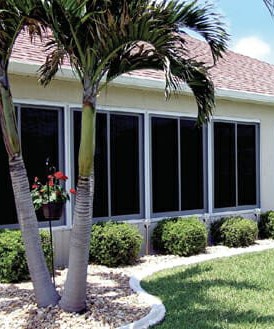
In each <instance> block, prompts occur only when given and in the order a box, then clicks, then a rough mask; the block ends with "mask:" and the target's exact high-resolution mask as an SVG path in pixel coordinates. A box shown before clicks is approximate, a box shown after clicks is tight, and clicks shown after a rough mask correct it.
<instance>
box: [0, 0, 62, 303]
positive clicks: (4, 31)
mask: <svg viewBox="0 0 274 329" xmlns="http://www.w3.org/2000/svg"><path fill="white" fill-rule="evenodd" d="M33 3H35V1H34V2H33ZM33 3H32V1H29V0H23V1H20V3H19V6H17V7H16V6H14V3H13V1H8V0H4V1H3V0H1V1H0V122H1V128H2V134H3V140H4V143H5V148H6V151H7V154H8V158H9V168H10V175H11V181H12V186H13V191H14V198H15V204H16V209H17V216H18V221H19V224H20V228H21V231H22V237H23V240H24V243H25V247H26V248H25V249H26V257H27V262H28V268H29V272H30V276H31V279H32V282H33V286H34V291H35V295H36V300H37V303H38V305H39V306H47V305H49V304H53V305H54V304H56V303H57V302H58V300H59V295H58V294H57V293H56V289H55V287H54V286H53V284H52V282H51V277H50V273H49V271H48V268H47V265H46V262H45V258H44V254H43V251H42V248H41V242H40V236H39V230H38V224H37V219H36V214H35V211H34V207H33V204H32V199H31V195H30V190H29V181H28V177H27V172H26V169H25V165H24V161H23V158H22V152H21V145H20V140H19V135H18V130H17V123H16V116H15V108H14V104H13V100H12V95H11V91H10V84H9V78H8V73H7V72H8V65H9V59H10V56H11V51H12V47H13V45H14V42H15V40H16V37H17V36H18V34H19V33H20V32H21V31H22V29H23V27H27V28H28V31H29V32H30V34H32V33H38V34H40V33H41V29H40V26H39V25H38V24H37V22H36V21H35V20H34V19H31V18H28V19H27V18H26V17H25V16H24V15H23V10H27V12H26V14H28V15H30V10H31V8H32V7H33Z"/></svg>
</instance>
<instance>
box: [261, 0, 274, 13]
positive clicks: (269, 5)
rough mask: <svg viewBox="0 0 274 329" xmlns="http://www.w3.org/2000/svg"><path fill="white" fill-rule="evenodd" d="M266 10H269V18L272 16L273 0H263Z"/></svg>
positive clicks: (273, 11) (273, 10) (273, 9)
mask: <svg viewBox="0 0 274 329" xmlns="http://www.w3.org/2000/svg"><path fill="white" fill-rule="evenodd" d="M263 1H264V3H265V5H266V7H267V9H268V10H269V12H270V14H271V16H274V1H273V0H263Z"/></svg>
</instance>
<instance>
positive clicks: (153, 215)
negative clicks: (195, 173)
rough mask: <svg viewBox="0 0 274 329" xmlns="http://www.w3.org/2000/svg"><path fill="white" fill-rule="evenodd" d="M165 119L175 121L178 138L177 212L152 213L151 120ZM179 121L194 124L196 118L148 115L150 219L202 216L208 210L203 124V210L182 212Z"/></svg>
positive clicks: (203, 127) (206, 164) (206, 163)
mask: <svg viewBox="0 0 274 329" xmlns="http://www.w3.org/2000/svg"><path fill="white" fill-rule="evenodd" d="M154 117H158V118H164V119H165V118H166V119H174V120H177V136H178V172H179V175H178V191H179V210H178V211H167V212H154V211H153V173H152V118H154ZM181 120H193V121H194V122H196V117H194V116H186V115H180V114H179V113H178V115H170V114H160V113H150V114H149V157H150V164H151V165H150V168H149V172H150V209H151V214H150V215H151V218H160V217H175V216H186V215H194V214H204V213H206V212H207V210H208V189H207V182H208V175H207V172H208V161H207V159H208V156H207V139H208V138H207V136H208V127H207V125H206V124H204V125H203V126H202V127H201V129H202V157H203V168H202V175H203V177H202V180H203V208H202V209H192V210H182V205H181V166H180V163H181V151H180V148H181V141H180V121H181Z"/></svg>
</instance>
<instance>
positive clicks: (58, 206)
mask: <svg viewBox="0 0 274 329" xmlns="http://www.w3.org/2000/svg"><path fill="white" fill-rule="evenodd" d="M63 209H64V203H63V202H50V203H45V204H43V205H42V212H43V216H44V217H45V219H46V220H47V219H48V220H58V219H60V217H61V216H62V214H63Z"/></svg>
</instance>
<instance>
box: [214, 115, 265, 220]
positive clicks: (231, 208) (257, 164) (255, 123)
mask: <svg viewBox="0 0 274 329" xmlns="http://www.w3.org/2000/svg"><path fill="white" fill-rule="evenodd" d="M215 123H227V124H232V125H234V138H235V140H234V143H235V183H234V184H235V193H236V195H235V200H236V201H235V206H229V207H215V159H214V156H215V148H214V139H215V134H214V124H215ZM238 125H249V126H254V127H255V170H256V178H255V182H256V196H255V198H256V203H255V204H248V205H239V204H238V170H239V168H238V164H237V160H238V156H237V148H238V145H237V143H238V140H237V126H238ZM211 134H212V146H211V147H212V148H211V150H212V212H213V213H222V212H231V211H244V210H249V209H254V208H259V207H260V122H258V121H249V120H239V119H238V120H231V119H221V118H220V119H214V120H212V129H211Z"/></svg>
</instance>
